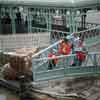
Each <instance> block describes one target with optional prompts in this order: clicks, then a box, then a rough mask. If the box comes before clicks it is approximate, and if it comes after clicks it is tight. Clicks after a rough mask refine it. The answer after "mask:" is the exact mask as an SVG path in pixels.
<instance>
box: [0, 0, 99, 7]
mask: <svg viewBox="0 0 100 100" xmlns="http://www.w3.org/2000/svg"><path fill="white" fill-rule="evenodd" d="M0 4H8V5H34V6H47V7H48V6H49V7H85V6H90V5H98V4H100V0H0Z"/></svg>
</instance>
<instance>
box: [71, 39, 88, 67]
mask: <svg viewBox="0 0 100 100" xmlns="http://www.w3.org/2000/svg"><path fill="white" fill-rule="evenodd" d="M83 42H84V41H83V40H82V39H81V38H80V39H79V42H78V45H77V47H76V48H75V54H76V57H75V58H74V63H73V64H72V66H81V65H82V62H83V61H84V60H85V58H86V53H87V51H86V49H85V48H84V45H83Z"/></svg>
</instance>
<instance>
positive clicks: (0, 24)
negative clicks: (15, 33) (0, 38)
mask: <svg viewBox="0 0 100 100" xmlns="http://www.w3.org/2000/svg"><path fill="white" fill-rule="evenodd" d="M0 34H1V8H0Z"/></svg>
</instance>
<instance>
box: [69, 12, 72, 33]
mask: <svg viewBox="0 0 100 100" xmlns="http://www.w3.org/2000/svg"><path fill="white" fill-rule="evenodd" d="M72 24H73V18H72V10H70V14H69V27H70V33H72V32H73V25H72Z"/></svg>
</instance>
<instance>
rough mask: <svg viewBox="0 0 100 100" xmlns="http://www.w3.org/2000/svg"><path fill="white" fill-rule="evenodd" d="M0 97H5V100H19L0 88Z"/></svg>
mask: <svg viewBox="0 0 100 100" xmlns="http://www.w3.org/2000/svg"><path fill="white" fill-rule="evenodd" d="M0 95H3V96H6V98H7V99H6V100H19V98H18V97H17V96H16V95H15V94H13V93H12V92H10V91H8V90H5V89H4V88H1V87H0Z"/></svg>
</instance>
